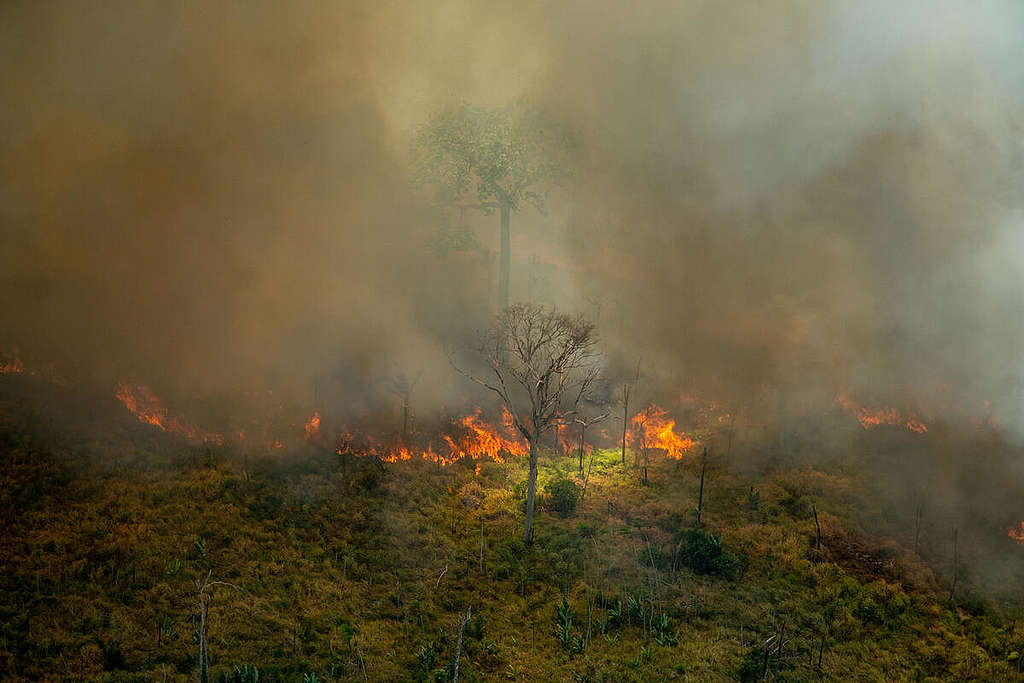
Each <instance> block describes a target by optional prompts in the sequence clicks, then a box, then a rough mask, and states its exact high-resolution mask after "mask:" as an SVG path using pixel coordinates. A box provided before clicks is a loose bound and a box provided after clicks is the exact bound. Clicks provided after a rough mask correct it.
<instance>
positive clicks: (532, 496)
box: [523, 431, 540, 545]
mask: <svg viewBox="0 0 1024 683" xmlns="http://www.w3.org/2000/svg"><path fill="white" fill-rule="evenodd" d="M539 438H540V434H538V433H537V432H536V431H534V433H533V438H532V439H530V475H529V477H528V478H527V481H526V523H525V524H524V525H523V542H524V543H525V544H526V545H531V544H532V543H533V512H534V506H535V505H536V503H537V440H538V439H539Z"/></svg>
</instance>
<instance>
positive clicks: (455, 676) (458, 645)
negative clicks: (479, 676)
mask: <svg viewBox="0 0 1024 683" xmlns="http://www.w3.org/2000/svg"><path fill="white" fill-rule="evenodd" d="M472 615H473V608H472V607H469V608H467V609H466V616H465V618H463V619H460V620H459V635H458V638H457V639H456V641H455V662H454V663H453V664H452V683H459V660H460V659H461V658H462V634H463V633H465V632H466V624H468V623H469V620H470V619H471V618H472Z"/></svg>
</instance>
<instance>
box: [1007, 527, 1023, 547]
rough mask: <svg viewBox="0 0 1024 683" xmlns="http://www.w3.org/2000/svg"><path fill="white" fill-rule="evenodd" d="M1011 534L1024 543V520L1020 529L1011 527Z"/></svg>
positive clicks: (1011, 536)
mask: <svg viewBox="0 0 1024 683" xmlns="http://www.w3.org/2000/svg"><path fill="white" fill-rule="evenodd" d="M1009 536H1010V538H1012V539H1013V540H1015V541H1017V542H1018V543H1024V522H1021V523H1020V529H1010V532H1009Z"/></svg>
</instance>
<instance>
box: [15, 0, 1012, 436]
mask: <svg viewBox="0 0 1024 683" xmlns="http://www.w3.org/2000/svg"><path fill="white" fill-rule="evenodd" d="M1022 25H1024V5H1020V4H1019V3H1017V2H1009V1H1007V2H974V3H962V2H935V1H929V2H924V1H922V2H901V3H891V2H882V1H873V0H856V1H853V0H850V1H848V2H817V1H815V2H764V1H763V0H762V1H758V2H735V3H718V2H699V1H694V2H652V3H641V4H640V5H639V6H630V5H629V4H628V3H621V2H561V3H553V2H535V3H504V4H495V3H472V2H465V1H451V2H445V1H439V2H432V3H397V2H396V3H378V2H365V3H348V2H346V3H323V2H311V3H276V2H253V1H248V0H247V1H245V2H234V3H230V2H220V3H198V2H197V3H181V2H175V3H140V2H123V3H116V2H103V3H85V2H82V3H66V2H65V3H48V2H7V3H4V5H3V6H2V8H0V95H2V100H3V102H4V106H3V107H2V108H0V133H2V134H0V240H2V250H0V271H2V274H0V278H2V279H0V282H2V285H0V295H2V301H0V304H2V306H3V309H4V312H5V313H4V316H3V321H2V323H0V324H2V328H0V343H3V344H5V345H7V346H13V345H17V346H19V347H21V348H22V349H30V350H32V351H33V352H35V353H38V354H40V355H41V356H48V357H55V358H59V359H61V361H62V362H63V363H65V364H66V365H71V366H73V367H74V368H75V371H76V372H77V373H79V374H80V375H81V376H83V377H90V378H93V379H97V380H101V381H108V380H109V378H111V377H116V376H124V375H131V376H135V377H138V378H140V379H144V380H146V381H150V382H156V383H160V384H162V385H163V386H167V387H169V389H170V390H173V391H177V392H181V393H186V394H188V393H191V394H197V395H224V396H230V395H232V394H236V393H242V392H246V391H258V390H262V389H264V388H266V387H274V388H275V389H276V390H279V391H283V392H287V393H290V394H291V395H292V396H293V397H294V398H296V400H299V401H311V400H313V399H312V396H313V393H312V389H311V387H312V386H313V385H314V384H319V383H322V382H335V383H337V384H339V385H340V387H341V388H340V389H338V392H337V393H338V394H339V395H344V394H345V391H346V388H348V389H349V390H350V391H351V392H352V393H355V392H357V391H358V390H360V389H362V388H365V387H366V386H369V385H370V384H372V383H373V378H374V377H377V376H379V375H382V374H387V373H390V372H394V370H395V368H402V369H404V371H406V372H409V373H410V374H415V373H416V372H418V371H419V370H422V369H426V370H427V371H428V372H433V373H434V374H435V375H436V377H437V379H436V380H435V381H432V382H431V385H432V386H435V387H437V388H436V390H435V391H436V393H437V398H438V400H439V402H440V401H447V400H450V399H451V396H450V395H449V394H452V393H453V392H454V393H456V394H457V392H458V390H457V389H455V388H453V387H456V386H458V381H457V380H454V379H450V378H449V379H443V377H446V376H447V375H450V374H451V373H450V370H449V368H448V365H447V362H446V360H445V348H446V347H449V346H452V345H455V344H457V343H458V342H459V341H461V340H465V339H466V338H467V337H471V335H472V331H473V330H474V329H476V327H478V326H479V325H481V324H484V323H485V322H486V320H485V315H486V313H487V311H488V307H489V306H490V305H491V302H492V301H493V298H494V297H493V292H492V291H491V289H490V285H489V283H492V282H493V280H494V277H495V276H494V273H493V269H492V268H491V267H490V266H489V264H488V259H487V257H485V256H483V255H481V254H479V253H477V252H463V253H454V254H447V255H437V254H434V253H433V252H431V251H430V250H429V249H428V248H427V247H426V246H425V245H427V244H428V243H429V239H430V235H431V234H432V232H433V231H434V230H435V229H436V223H435V221H434V212H432V211H431V209H430V206H429V201H428V200H429V194H428V193H426V192H424V191H423V190H422V188H418V187H417V186H416V185H415V184H414V183H413V182H412V179H411V173H410V153H409V146H410V142H411V140H412V137H413V135H414V133H415V131H416V128H417V127H418V126H420V125H422V124H423V123H424V122H426V121H427V120H428V119H429V118H430V117H431V116H432V115H433V114H435V113H437V112H438V111H440V110H442V109H444V108H446V107H452V106H457V105H458V104H459V103H462V102H469V103H473V104H478V105H481V106H488V107H493V106H500V105H503V104H505V103H507V102H509V101H513V100H516V99H517V98H520V97H526V98H527V99H528V100H529V101H530V102H531V103H533V104H535V105H538V106H540V107H543V108H545V109H547V110H548V111H550V112H551V113H553V114H554V115H556V116H558V117H560V118H562V119H564V120H565V121H567V122H568V123H569V124H570V125H571V126H572V127H573V128H574V129H575V130H576V131H577V134H578V137H579V139H580V140H581V142H582V149H583V155H582V157H581V159H580V163H579V167H578V168H577V169H575V176H574V178H573V180H572V182H571V183H570V184H569V185H568V186H566V187H565V188H563V189H561V190H559V191H557V192H556V193H555V194H554V195H553V196H552V198H551V201H550V207H549V208H550V211H549V213H548V214H547V215H540V214H538V213H537V212H535V211H533V210H532V209H524V210H523V211H521V212H519V213H517V214H515V215H513V217H512V235H513V241H512V249H513V272H512V290H513V298H526V297H531V298H535V299H539V300H541V301H545V302H552V303H558V304H559V305H562V306H566V307H575V308H578V309H579V310H580V311H582V312H584V313H585V314H587V315H589V316H591V317H592V318H593V317H597V318H598V322H599V327H600V330H601V332H602V335H603V337H604V339H605V344H606V347H607V350H608V354H609V357H610V358H611V363H612V366H613V367H629V366H631V365H632V364H633V363H635V362H636V360H637V359H638V358H639V359H641V362H642V364H643V366H644V368H645V374H646V376H648V377H650V378H652V380H653V381H652V385H657V386H658V387H660V388H662V389H663V390H665V391H669V390H671V391H675V392H679V393H687V394H697V395H704V396H707V397H708V398H718V399H725V400H731V401H736V402H738V401H746V400H750V398H751V397H756V396H762V397H763V396H771V397H774V399H776V400H779V401H780V403H783V404H786V405H794V406H804V407H806V405H808V404H813V403H815V402H822V401H829V400H831V397H833V396H834V395H835V393H836V391H838V390H840V389H843V388H847V389H849V390H851V391H853V392H854V393H855V394H857V395H859V396H862V397H864V399H865V400H866V401H869V402H875V403H883V402H884V403H894V404H899V405H904V406H910V407H914V408H916V409H919V410H922V411H925V412H928V411H935V412H939V411H950V412H955V413H959V412H965V413H968V414H972V413H977V414H980V413H982V412H983V411H984V400H985V399H988V400H990V401H991V402H992V405H993V409H994V410H995V411H996V413H997V414H998V415H999V416H1000V417H1001V418H1002V420H1003V422H1004V423H1005V424H1008V425H1011V426H1012V425H1013V424H1015V421H1016V422H1017V423H1020V424H1022V425H1024V418H1022V416H1021V406H1020V396H1019V392H1020V389H1019V382H1020V378H1021V376H1022V373H1024V357H1022V353H1021V351H1020V350H1019V348H1020V344H1021V342H1020V340H1021V339H1022V332H1024V305H1022V292H1024V270H1022V268H1021V264H1022V261H1024V232H1022V229H1024V212H1022V208H1024V207H1022V205H1024V202H1022V200H1024V183H1022V181H1024V178H1022V174H1021V172H1020V168H1021V161H1022V159H1024V154H1022V152H1024V149H1022V145H1021V133H1022V129H1024V116H1022V114H1024V107H1022V105H1024V102H1022V99H1024V37H1022V35H1021V33H1020V26H1022ZM467 220H468V221H469V224H470V225H471V226H472V227H473V228H474V229H475V230H476V235H477V238H478V239H479V240H480V241H481V242H482V243H483V244H484V245H486V246H487V247H489V248H491V249H495V248H496V247H497V231H498V219H497V216H473V217H470V218H468V219H467ZM421 391H422V390H421ZM427 393H430V392H427Z"/></svg>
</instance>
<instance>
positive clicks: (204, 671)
mask: <svg viewBox="0 0 1024 683" xmlns="http://www.w3.org/2000/svg"><path fill="white" fill-rule="evenodd" d="M199 683H210V660H209V657H208V656H207V654H206V602H205V601H204V600H203V598H202V595H200V598H199Z"/></svg>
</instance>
